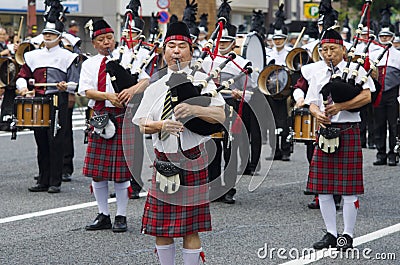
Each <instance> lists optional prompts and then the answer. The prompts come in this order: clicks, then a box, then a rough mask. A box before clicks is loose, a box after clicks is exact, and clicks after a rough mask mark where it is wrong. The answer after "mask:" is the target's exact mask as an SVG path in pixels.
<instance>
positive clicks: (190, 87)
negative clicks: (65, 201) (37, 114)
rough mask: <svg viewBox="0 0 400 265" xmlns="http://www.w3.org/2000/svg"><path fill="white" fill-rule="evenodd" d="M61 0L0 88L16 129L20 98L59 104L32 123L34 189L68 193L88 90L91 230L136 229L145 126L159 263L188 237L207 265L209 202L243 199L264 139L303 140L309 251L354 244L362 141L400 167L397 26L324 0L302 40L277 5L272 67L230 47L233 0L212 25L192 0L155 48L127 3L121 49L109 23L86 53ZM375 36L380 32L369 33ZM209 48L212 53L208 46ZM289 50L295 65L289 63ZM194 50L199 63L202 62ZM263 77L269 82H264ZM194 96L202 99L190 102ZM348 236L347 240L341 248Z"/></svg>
mask: <svg viewBox="0 0 400 265" xmlns="http://www.w3.org/2000/svg"><path fill="white" fill-rule="evenodd" d="M58 4H59V5H54V6H51V7H49V9H48V10H47V12H46V13H45V20H46V23H45V27H44V29H43V30H42V31H41V34H40V35H39V36H36V37H34V38H32V39H31V43H32V44H38V43H39V44H41V43H43V45H41V46H43V47H41V48H39V47H37V49H35V50H32V51H29V52H26V53H24V55H23V58H24V64H23V65H22V66H21V68H20V69H19V71H18V73H17V74H16V76H15V81H14V83H9V84H6V86H5V87H4V88H0V96H1V98H2V101H3V103H2V107H1V116H0V118H1V119H0V123H1V124H2V126H3V127H1V128H0V129H1V130H15V128H14V127H13V126H11V124H12V123H13V122H14V120H13V116H14V118H15V113H13V109H14V108H13V106H12V105H13V102H14V98H15V96H16V95H17V96H18V97H19V98H22V99H27V100H28V99H30V100H36V101H38V102H39V101H40V102H42V103H43V102H45V103H46V104H48V105H49V108H50V114H49V120H50V125H49V126H38V127H35V128H32V129H33V131H34V136H35V141H36V145H37V163H38V169H39V172H38V176H36V177H35V179H36V183H35V184H34V185H33V186H31V187H29V188H28V190H29V191H30V192H48V193H59V192H61V184H62V182H69V181H71V180H72V174H73V173H74V166H73V157H74V145H73V133H72V113H73V108H74V106H75V102H76V95H77V94H78V95H79V96H80V97H81V96H84V97H86V98H87V99H88V104H87V106H88V110H91V112H92V114H90V115H89V116H88V117H87V122H88V124H90V126H89V127H88V129H87V137H88V141H87V149H86V155H85V160H84V166H83V175H84V176H86V177H89V178H91V191H92V192H93V194H94V197H95V199H96V202H97V205H98V214H97V216H96V217H95V219H94V221H93V222H92V223H90V224H88V225H87V226H86V230H88V231H91V230H103V229H112V231H113V232H125V231H127V228H128V224H127V219H126V215H127V213H126V212H127V205H128V202H129V199H130V198H134V199H137V198H139V192H140V191H141V189H142V188H143V182H142V176H141V171H142V163H143V151H142V150H143V134H147V135H150V136H151V141H152V145H153V147H154V153H155V156H156V159H155V161H154V170H153V175H152V176H151V185H150V187H149V188H148V190H147V192H148V194H147V199H146V202H145V206H144V213H143V219H142V227H141V232H142V233H145V234H149V235H151V236H154V237H155V245H156V250H157V255H158V257H159V260H160V263H161V264H167V265H170V264H175V251H176V247H175V243H174V238H177V237H183V250H182V253H183V259H184V264H199V263H200V260H201V259H203V260H204V252H203V248H202V245H201V240H200V237H199V233H200V232H206V231H211V229H212V227H211V214H210V202H213V201H215V202H222V203H227V204H234V203H235V201H236V199H235V197H234V195H235V193H236V188H235V185H236V182H237V177H238V176H241V175H256V174H259V172H260V170H261V162H260V155H261V147H262V142H263V140H264V142H265V141H266V140H268V142H269V149H270V150H271V154H270V156H268V157H265V159H267V160H281V161H285V162H290V155H291V153H292V152H293V144H294V143H293V138H294V141H296V140H298V141H300V142H302V143H304V144H305V145H306V149H307V152H306V156H307V160H308V162H309V175H308V180H307V186H306V187H305V191H304V193H305V194H310V195H311V194H312V195H314V199H313V201H312V202H311V203H310V204H309V205H308V207H309V208H311V209H318V208H319V209H320V211H321V215H322V218H323V221H324V223H325V225H326V230H327V233H326V234H325V235H324V236H323V238H322V239H321V240H320V241H317V242H316V243H314V245H313V247H314V248H315V249H323V248H329V247H337V248H340V249H342V250H346V249H349V248H352V247H353V245H352V243H353V237H354V229H355V224H356V217H357V211H358V208H359V198H358V196H359V195H361V194H363V192H364V186H363V174H362V167H363V159H362V148H367V147H368V148H370V149H375V148H376V150H377V155H376V161H375V162H374V163H373V165H375V166H383V165H389V166H396V165H397V163H398V156H397V154H396V152H395V146H396V144H397V142H396V137H397V135H398V132H397V119H398V118H399V103H398V100H397V97H398V95H399V85H400V81H399V80H400V78H398V77H399V75H400V72H399V71H400V64H399V61H398V60H397V59H396V58H397V57H398V55H399V53H400V51H398V50H397V49H396V46H395V45H393V46H392V47H390V45H392V43H394V42H395V40H396V38H397V37H396V36H395V30H394V28H393V26H392V25H391V24H390V21H383V24H382V25H381V28H380V29H372V28H368V27H363V28H362V29H359V32H358V35H357V36H356V37H355V39H353V40H352V39H351V38H348V34H349V32H350V30H349V28H347V27H343V28H342V29H341V30H338V28H340V26H338V23H337V20H338V17H337V15H338V14H337V12H336V11H335V10H334V9H333V8H332V6H331V3H330V1H322V2H321V5H320V10H321V11H322V12H320V19H319V20H318V23H317V29H316V33H313V32H312V30H311V29H307V31H309V32H306V34H305V35H302V34H300V35H298V34H296V38H293V37H291V36H293V34H289V33H288V30H287V27H286V26H285V24H284V20H285V14H284V12H283V5H281V6H280V7H279V10H278V11H277V12H276V14H275V17H276V20H275V22H274V23H273V24H272V25H271V29H270V31H269V33H266V34H264V33H263V31H261V30H260V31H259V32H256V33H255V34H258V36H259V38H260V39H262V40H263V42H262V47H263V48H262V51H261V54H265V65H264V66H265V68H264V69H260V71H259V72H256V71H253V68H251V67H250V66H251V64H252V61H251V60H249V59H247V58H244V56H245V55H244V54H242V55H240V54H236V53H235V51H237V48H238V47H240V43H238V35H237V32H238V29H237V27H236V26H235V25H232V24H231V23H230V11H231V7H230V6H229V2H228V1H222V4H221V6H220V7H219V10H218V15H217V16H218V18H224V19H219V20H218V22H217V25H216V28H215V30H214V32H213V33H212V34H210V32H209V30H208V27H207V24H206V23H204V16H202V24H201V25H197V24H196V23H195V16H194V15H195V14H196V13H197V4H194V3H187V6H186V11H188V12H185V15H184V17H183V19H182V20H183V22H181V21H170V24H169V25H168V29H167V31H166V34H165V36H164V39H163V41H162V43H161V44H158V43H156V41H155V39H156V38H153V40H154V42H153V43H144V40H142V39H141V38H140V35H141V34H142V31H143V29H144V21H143V19H142V18H140V16H138V13H137V8H138V7H139V6H140V2H139V1H131V3H130V4H133V6H131V8H132V9H133V13H132V16H131V17H130V19H129V17H127V21H128V25H129V27H127V28H126V29H124V32H123V36H124V38H123V41H121V43H119V45H117V44H116V43H117V41H116V39H117V37H118V36H116V34H115V32H114V30H113V29H112V27H111V26H110V25H109V24H108V23H107V22H106V21H105V20H102V19H99V20H96V21H92V20H90V21H88V23H87V24H86V25H85V28H86V29H87V30H88V31H89V32H90V38H91V41H92V45H93V47H94V48H95V50H96V51H97V54H96V55H94V56H90V58H85V57H86V56H82V51H81V49H80V44H81V41H80V38H79V34H80V28H81V25H79V24H78V23H77V22H76V21H74V20H72V21H70V23H69V29H67V30H66V29H65V28H64V26H65V25H64V22H65V21H66V18H65V14H64V15H63V16H54V14H58V13H57V12H52V11H57V10H58V9H59V8H60V6H61V9H62V5H61V4H60V3H58ZM135 4H136V6H135ZM138 4H139V5H138ZM53 9H56V10H53ZM188 14H189V15H188ZM257 14H258V13H257V12H254V15H257ZM205 17H206V16H205ZM258 22H259V21H258ZM153 30H154V29H153ZM374 30H375V31H374ZM156 33H157V32H152V34H156ZM375 33H376V34H377V40H375V41H373V38H370V36H375V35H374V34H375ZM313 34H314V35H313ZM311 35H313V36H311ZM207 36H211V37H210V38H211V39H210V40H212V41H207ZM312 38H314V40H312ZM369 39H371V41H369V42H368V40H369ZM292 40H294V41H292ZM300 40H301V42H300ZM7 42H8V40H7V32H6V30H5V29H4V28H1V27H0V55H1V57H11V56H13V54H15V53H16V51H18V48H19V43H13V45H10V44H8V43H7ZM213 43H214V44H215V47H213ZM299 43H300V45H301V48H302V50H301V52H300V53H299V56H300V57H301V56H303V54H304V53H305V54H307V56H308V57H309V58H312V59H313V60H314V61H315V62H312V63H309V64H307V65H303V62H302V58H303V57H302V58H301V59H300V60H299V56H297V57H296V56H292V57H290V53H291V52H292V49H293V48H297V45H298V44H299ZM7 44H8V45H7ZM146 45H147V46H146ZM158 45H160V47H158ZM153 48H154V49H153ZM213 49H217V50H215V51H214V52H210V51H211V50H213ZM264 49H265V50H264ZM383 55H384V56H383ZM149 56H150V58H149ZM288 57H290V58H292V60H293V61H291V62H289V63H291V65H292V66H293V65H295V66H296V67H298V68H297V69H290V70H288V69H287V66H288V65H287V64H288ZM42 58H48V59H46V60H43V59H42ZM132 58H133V59H132ZM198 58H200V60H199V61H197V62H200V65H198V64H193V63H192V61H194V60H196V59H198ZM357 58H361V59H358V60H357ZM351 60H353V62H350V61H351ZM310 61H311V60H310ZM357 63H359V64H360V65H357ZM371 64H372V66H371ZM271 67H274V68H271ZM121 69H122V70H121ZM271 69H275V70H271ZM369 69H373V71H372V70H371V71H369ZM367 72H368V75H367ZM260 77H262V78H263V79H261V80H266V83H265V84H261V85H260V81H259V80H260ZM289 77H291V79H290V78H289ZM348 79H350V80H348ZM351 80H352V81H351ZM259 86H263V87H264V88H263V89H258V87H259ZM286 87H289V93H287V91H286V89H287V88H286ZM337 91H340V92H337ZM343 91H344V92H343ZM261 92H263V93H264V94H266V95H264V94H262V93H261ZM347 94H348V97H347ZM204 95H207V96H204ZM198 97H200V98H201V100H199V101H195V102H190V101H185V100H187V99H190V98H198ZM182 98H183V99H182ZM260 98H263V99H264V101H265V102H268V105H269V107H270V108H271V111H272V116H273V117H274V124H273V126H272V127H268V129H266V127H265V124H262V122H261V121H260V120H259V119H258V117H260V115H263V114H262V113H261V114H260V113H258V112H259V111H260V108H259V100H260ZM0 102H1V101H0ZM10 105H11V107H10ZM127 110H129V111H127ZM264 111H265V110H264ZM88 113H89V111H88ZM296 113H300V114H301V115H309V117H310V119H309V120H307V122H308V123H307V122H306V123H307V124H310V123H315V124H317V125H318V126H316V127H315V128H316V130H317V129H318V131H312V129H309V131H308V133H310V135H311V136H310V137H309V138H301V137H300V139H299V137H298V135H297V133H300V132H299V131H296V130H297V127H298V126H300V127H301V126H304V124H297V123H296V122H297V121H296V117H295V115H296ZM127 115H128V116H127ZM124 116H125V119H124ZM126 117H128V119H126ZM193 117H194V118H193ZM127 121H128V123H129V124H124V123H126V122H127ZM123 124H124V126H123ZM238 124H239V125H238ZM315 124H314V125H315ZM21 127H24V126H21ZM201 127H205V128H201ZM271 128H274V129H271ZM205 129H206V130H205ZM204 130H205V131H206V132H204ZM387 132H389V135H387ZM301 133H304V132H303V131H302V132H301ZM296 137H297V138H296ZM387 139H389V141H388V146H387ZM124 141H128V143H129V144H128V146H129V147H128V148H127V146H126V145H125V146H124V144H123V142H124ZM127 154H128V156H127ZM130 160H131V161H130ZM132 161H134V162H133V163H132ZM239 162H240V163H239ZM338 169H339V170H338ZM110 182H113V183H114V190H115V194H111V196H115V197H116V204H117V209H116V213H115V217H114V221H112V220H111V214H110V210H109V206H108V197H109V196H110V193H109V183H110ZM342 200H343V206H342V207H343V220H344V231H343V233H342V234H339V233H338V229H337V227H336V212H337V210H338V209H339V208H340V207H341V201H342ZM339 238H345V239H346V244H344V245H339V244H338V242H339V240H338V239H339Z"/></svg>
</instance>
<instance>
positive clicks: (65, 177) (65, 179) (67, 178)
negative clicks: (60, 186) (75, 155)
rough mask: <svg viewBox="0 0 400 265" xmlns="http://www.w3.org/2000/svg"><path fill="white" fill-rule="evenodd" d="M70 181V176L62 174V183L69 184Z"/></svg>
mask: <svg viewBox="0 0 400 265" xmlns="http://www.w3.org/2000/svg"><path fill="white" fill-rule="evenodd" d="M71 180H72V178H71V174H69V173H64V174H63V175H62V181H64V182H70V181H71Z"/></svg>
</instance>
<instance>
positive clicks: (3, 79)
mask: <svg viewBox="0 0 400 265" xmlns="http://www.w3.org/2000/svg"><path fill="white" fill-rule="evenodd" d="M18 72H19V65H18V64H17V62H16V61H15V60H14V59H12V58H8V57H1V58H0V87H6V86H9V85H15V80H16V77H17V75H18Z"/></svg>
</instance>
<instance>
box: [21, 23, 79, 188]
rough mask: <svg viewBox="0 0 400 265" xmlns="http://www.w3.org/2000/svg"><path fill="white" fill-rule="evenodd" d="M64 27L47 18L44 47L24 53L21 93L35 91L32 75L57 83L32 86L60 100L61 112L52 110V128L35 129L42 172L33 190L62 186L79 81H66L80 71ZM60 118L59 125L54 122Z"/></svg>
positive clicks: (37, 93)
mask: <svg viewBox="0 0 400 265" xmlns="http://www.w3.org/2000/svg"><path fill="white" fill-rule="evenodd" d="M63 30H64V25H63V23H62V22H61V21H59V20H58V18H51V17H49V18H48V19H47V23H46V26H45V28H44V29H43V31H42V35H43V38H44V44H45V48H43V49H38V50H33V51H30V52H27V53H25V55H24V57H25V64H24V65H23V66H22V68H21V70H20V72H19V74H18V79H17V82H16V85H17V89H18V92H19V94H20V95H21V96H31V95H32V91H29V89H28V82H27V80H28V79H31V78H33V79H34V80H35V82H36V83H52V82H55V83H57V86H46V87H45V86H40V87H35V88H34V90H33V93H34V96H35V97H47V98H51V97H52V98H53V103H52V104H53V105H56V104H57V103H56V102H57V101H58V106H57V108H58V115H57V111H55V112H56V113H52V114H51V121H52V123H51V127H50V128H48V127H46V128H37V129H34V134H35V140H36V144H37V146H38V164H39V172H40V174H39V177H38V181H37V184H36V185H34V186H32V187H30V188H29V191H31V192H40V191H47V192H49V193H58V192H60V190H61V188H60V187H61V180H62V168H63V155H64V145H63V142H64V137H65V132H66V128H67V125H66V123H67V111H68V94H69V92H71V93H73V92H74V91H75V89H76V85H73V84H71V83H67V82H76V83H77V82H78V79H79V71H80V65H79V64H78V61H77V56H78V55H77V54H74V53H71V52H69V51H67V50H65V49H62V48H61V47H60V42H61V34H62V32H63ZM43 58H46V60H43ZM55 97H57V98H58V100H57V99H55ZM57 120H58V125H57V124H54V123H57Z"/></svg>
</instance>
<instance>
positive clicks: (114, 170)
mask: <svg viewBox="0 0 400 265" xmlns="http://www.w3.org/2000/svg"><path fill="white" fill-rule="evenodd" d="M104 111H105V112H108V113H111V114H113V115H114V116H117V115H121V114H124V112H125V109H122V108H108V107H107V108H105V109H104ZM116 120H117V124H118V126H117V132H116V134H115V136H114V137H113V138H111V139H104V138H102V137H100V136H98V135H95V134H94V133H92V134H91V135H90V137H89V141H88V146H87V150H86V156H85V161H84V166H83V174H84V175H85V176H87V177H90V178H92V179H93V180H94V181H96V182H98V181H115V182H124V181H128V180H130V178H131V176H132V174H131V172H130V170H129V167H128V164H127V162H126V159H125V155H124V150H123V148H124V147H123V140H122V124H123V120H124V117H123V115H121V116H119V117H117V118H116ZM132 129H134V128H132ZM125 134H126V133H125ZM129 135H132V137H129ZM133 136H134V133H133V132H132V133H131V134H128V135H125V136H124V142H125V144H126V146H133V144H134V137H133Z"/></svg>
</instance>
